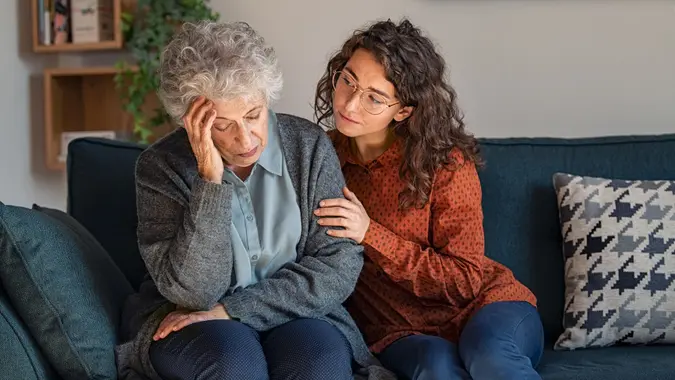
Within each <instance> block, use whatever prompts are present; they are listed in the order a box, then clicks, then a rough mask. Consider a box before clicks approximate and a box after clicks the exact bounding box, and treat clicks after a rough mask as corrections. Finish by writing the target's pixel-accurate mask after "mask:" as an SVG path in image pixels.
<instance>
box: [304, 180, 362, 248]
mask: <svg viewBox="0 0 675 380" xmlns="http://www.w3.org/2000/svg"><path fill="white" fill-rule="evenodd" d="M342 191H343V193H344V194H345V197H346V198H347V199H342V198H335V199H326V200H324V201H321V202H320V203H319V206H321V207H320V208H319V209H317V210H315V211H314V214H315V215H317V216H319V217H321V218H319V221H318V223H319V224H320V225H322V226H333V227H344V230H332V229H331V230H328V235H331V236H335V237H346V238H349V239H352V240H354V241H355V242H357V243H359V244H361V242H362V241H363V238H364V237H365V236H366V231H368V227H369V226H370V217H368V213H367V212H366V209H365V208H364V207H363V204H362V203H361V201H359V199H358V198H357V197H356V195H355V194H354V193H352V192H351V191H350V190H349V189H348V188H346V187H345V188H344V189H343V190H342Z"/></svg>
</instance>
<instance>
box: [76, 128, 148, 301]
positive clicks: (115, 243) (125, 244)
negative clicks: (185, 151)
mask: <svg viewBox="0 0 675 380" xmlns="http://www.w3.org/2000/svg"><path fill="white" fill-rule="evenodd" d="M144 148H145V146H143V145H138V144H134V143H130V142H123V141H115V140H107V139H99V138H81V139H76V140H74V141H72V142H71V143H70V144H69V145H68V162H67V168H68V170H67V176H68V214H70V215H72V216H73V217H74V218H75V219H77V221H78V222H80V223H81V224H82V225H83V226H84V227H85V228H87V230H89V232H91V233H92V235H94V237H96V239H97V240H98V241H99V242H100V243H101V245H102V246H103V248H105V250H106V251H107V252H108V253H109V254H110V256H111V257H112V258H113V260H114V261H115V263H116V264H117V266H118V267H119V268H120V269H121V270H122V272H123V273H124V275H125V276H126V277H127V279H128V280H129V282H130V283H131V285H132V286H133V287H134V289H138V287H139V286H140V283H141V282H142V280H143V277H144V275H145V273H146V272H147V271H146V269H145V265H144V263H143V260H142V259H141V255H140V253H139V250H138V241H137V239H136V227H137V226H138V219H137V216H136V181H135V177H134V176H135V166H136V159H137V158H138V155H139V154H140V153H141V152H142V151H143V149H144ZM102 216H104V217H102Z"/></svg>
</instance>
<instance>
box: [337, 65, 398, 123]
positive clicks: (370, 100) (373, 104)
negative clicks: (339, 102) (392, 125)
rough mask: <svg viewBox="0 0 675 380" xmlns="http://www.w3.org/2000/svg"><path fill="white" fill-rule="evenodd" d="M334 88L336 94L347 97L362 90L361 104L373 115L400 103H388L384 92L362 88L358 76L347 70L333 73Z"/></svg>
mask: <svg viewBox="0 0 675 380" xmlns="http://www.w3.org/2000/svg"><path fill="white" fill-rule="evenodd" d="M333 89H334V90H335V95H339V96H347V97H349V96H352V95H353V94H354V92H356V91H360V92H361V96H360V97H359V101H360V103H361V106H362V107H363V109H364V110H366V112H368V113H369V114H371V115H379V114H381V113H382V112H384V110H386V109H387V108H389V107H392V106H395V105H397V104H399V103H400V102H396V103H391V104H388V103H387V98H385V97H384V96H382V94H378V93H377V92H375V91H373V90H367V89H366V90H364V89H362V88H361V86H359V84H358V82H357V81H356V78H354V77H353V76H352V75H351V74H349V73H348V72H346V71H336V72H335V73H334V74H333Z"/></svg>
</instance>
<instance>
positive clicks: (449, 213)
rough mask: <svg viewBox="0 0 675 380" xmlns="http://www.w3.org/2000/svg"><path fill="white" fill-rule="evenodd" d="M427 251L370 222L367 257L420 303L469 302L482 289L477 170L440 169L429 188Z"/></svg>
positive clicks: (470, 167)
mask: <svg viewBox="0 0 675 380" xmlns="http://www.w3.org/2000/svg"><path fill="white" fill-rule="evenodd" d="M431 201H432V206H431V207H432V209H431V221H430V223H431V226H430V228H431V236H430V243H431V245H432V246H431V247H422V246H420V245H419V244H416V243H413V242H411V241H407V240H405V239H403V238H401V237H399V236H398V235H396V234H395V233H393V232H392V231H390V230H389V229H387V228H386V227H384V226H382V225H381V224H379V223H377V222H375V221H373V220H371V221H370V227H369V229H368V232H367V233H366V235H365V237H364V240H363V243H364V244H366V245H368V246H370V247H371V248H373V249H367V250H366V254H367V255H369V256H371V259H372V260H373V261H375V262H377V263H378V264H379V265H380V266H381V267H382V269H383V270H384V271H385V272H386V273H387V275H388V276H389V277H390V278H391V279H393V280H394V281H396V282H398V283H399V284H401V285H402V286H405V287H407V288H409V289H410V290H411V291H412V292H414V294H415V295H417V296H418V297H420V298H424V299H431V300H444V301H448V302H450V303H455V302H460V303H462V302H463V301H469V300H471V299H473V298H474V297H475V296H476V294H477V293H478V292H479V291H480V289H481V284H482V270H481V268H482V265H481V262H482V260H483V256H484V235H483V212H482V208H481V187H480V181H479V179H478V174H477V172H476V168H475V166H474V165H472V164H471V163H464V164H463V165H462V166H461V167H460V168H459V169H457V170H456V171H450V170H441V171H440V172H439V173H438V176H437V178H436V181H435V183H434V186H433V190H432V194H431Z"/></svg>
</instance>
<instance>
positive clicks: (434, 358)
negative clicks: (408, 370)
mask: <svg viewBox="0 0 675 380" xmlns="http://www.w3.org/2000/svg"><path fill="white" fill-rule="evenodd" d="M416 348H417V352H416V353H415V354H414V356H415V357H416V358H417V369H416V373H417V374H418V378H421V379H429V380H436V379H438V380H440V379H447V378H449V376H450V374H451V373H452V372H453V371H452V369H453V368H456V367H457V365H458V360H457V359H458V358H457V351H456V350H455V349H453V347H452V346H451V345H450V344H448V343H447V342H446V341H444V340H442V339H440V338H437V339H425V340H422V341H420V342H419V343H418V345H417V347H416ZM411 354H412V353H411ZM416 378H417V377H416Z"/></svg>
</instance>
